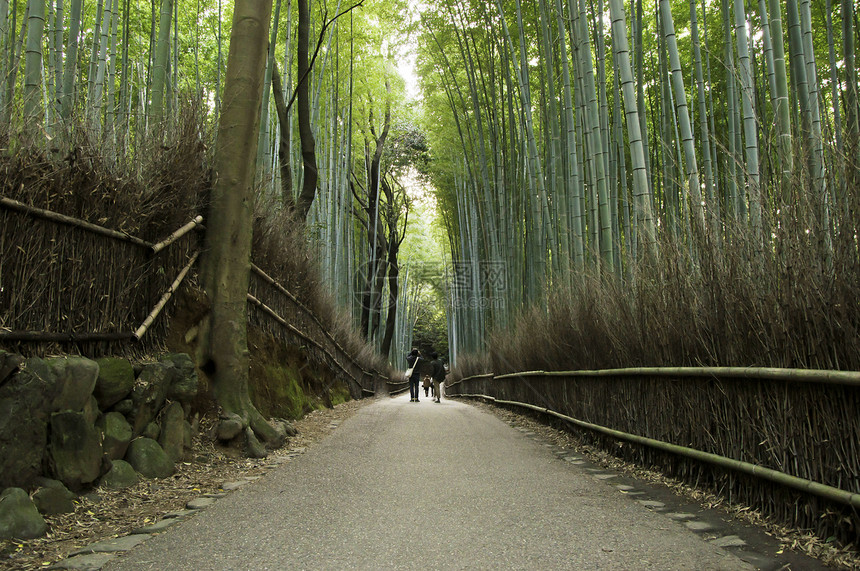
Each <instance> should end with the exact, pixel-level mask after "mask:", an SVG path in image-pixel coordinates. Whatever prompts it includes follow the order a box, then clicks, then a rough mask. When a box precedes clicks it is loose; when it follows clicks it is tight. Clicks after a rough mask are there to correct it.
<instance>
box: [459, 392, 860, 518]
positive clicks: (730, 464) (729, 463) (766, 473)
mask: <svg viewBox="0 0 860 571" xmlns="http://www.w3.org/2000/svg"><path fill="white" fill-rule="evenodd" d="M497 378H498V377H497ZM459 396H465V397H474V398H483V399H487V400H490V401H493V402H494V403H496V404H503V405H508V406H519V407H523V408H527V409H530V410H534V411H537V412H542V413H546V414H549V415H551V416H554V417H556V418H560V419H562V420H564V421H567V422H570V423H571V424H574V425H576V426H579V427H581V428H587V429H589V430H592V431H594V432H599V433H601V434H605V435H607V436H611V437H612V438H617V439H619V440H626V441H628V442H633V443H636V444H642V445H644V446H648V447H651V448H656V449H658V450H662V451H664V452H670V453H672V454H677V455H679V456H683V457H686V458H692V459H694V460H699V461H701V462H707V463H708V464H713V465H715V466H719V467H720V468H726V469H729V470H734V471H736V472H741V473H744V474H748V475H750V476H754V477H757V478H761V479H763V480H769V481H771V482H775V483H777V484H779V485H782V486H787V487H790V488H794V489H796V490H800V491H802V492H806V493H808V494H812V495H815V496H819V497H822V498H826V499H828V500H831V501H834V502H837V503H840V504H845V505H849V506H852V507H854V508H860V494H855V493H851V492H848V491H845V490H841V489H839V488H834V487H833V486H827V485H825V484H820V483H818V482H813V481H811V480H807V479H804V478H798V477H797V476H791V475H789V474H786V473H784V472H779V471H777V470H771V469H770V468H764V467H763V466H757V465H755V464H750V463H748V462H742V461H740V460H733V459H732V458H726V457H725V456H719V455H717V454H711V453H709V452H702V451H700V450H694V449H693V448H687V447H686V446H678V445H677V444H670V443H668V442H663V441H661V440H654V439H653V438H646V437H644V436H637V435H635V434H629V433H627V432H622V431H620V430H614V429H612V428H606V427H605V426H600V425H597V424H592V423H590V422H585V421H583V420H578V419H576V418H573V417H570V416H567V415H564V414H561V413H558V412H555V411H553V410H550V409H548V408H543V407H539V406H535V405H532V404H528V403H523V402H517V401H508V400H501V399H496V398H493V397H491V396H487V395H476V394H461V395H459Z"/></svg>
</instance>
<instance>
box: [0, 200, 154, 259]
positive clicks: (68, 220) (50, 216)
mask: <svg viewBox="0 0 860 571" xmlns="http://www.w3.org/2000/svg"><path fill="white" fill-rule="evenodd" d="M0 206H5V207H6V208H8V209H10V210H16V211H18V212H24V213H26V214H30V215H31V216H36V217H39V218H44V219H45V220H50V221H51V222H58V223H60V224H67V225H69V226H76V227H78V228H82V229H84V230H87V231H89V232H93V233H94V234H101V235H102V236H109V237H110V238H115V239H117V240H123V241H124V242H131V243H132V244H135V245H137V246H142V247H144V248H152V244H150V243H149V242H147V241H146V240H141V239H140V238H137V237H135V236H131V235H129V234H126V233H125V232H118V231H116V230H111V229H110V228H104V227H103V226H98V225H96V224H91V223H90V222H85V221H83V220H78V219H77V218H72V217H71V216H66V215H65V214H59V213H57V212H51V211H50V210H44V209H42V208H36V207H35V206H30V205H27V204H24V203H23V202H18V201H17V200H12V199H11V198H6V197H0Z"/></svg>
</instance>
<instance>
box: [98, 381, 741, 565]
mask: <svg viewBox="0 0 860 571" xmlns="http://www.w3.org/2000/svg"><path fill="white" fill-rule="evenodd" d="M105 569H109V570H113V571H119V570H132V569H135V570H138V569H188V570H192V569H193V570H203V569H218V570H221V569H237V570H238V569H249V570H262V569H272V570H279V569H577V570H580V569H581V570H587V569H600V570H606V569H631V570H632V569H635V570H643V569H659V570H673V569H685V570H686V569H689V570H715V569H720V570H735V569H752V567H749V566H748V565H747V564H745V563H744V562H742V561H741V560H740V559H738V558H736V557H735V556H734V555H732V554H730V553H729V552H728V551H726V550H724V549H721V548H719V547H715V546H713V545H711V544H709V543H708V542H706V541H704V540H702V539H700V538H699V536H697V535H695V534H694V533H692V532H690V531H688V530H687V529H685V528H684V527H683V526H682V525H681V524H679V523H676V522H674V521H672V520H670V519H669V518H668V517H666V516H665V515H662V514H659V513H655V512H652V511H651V510H649V509H647V508H645V507H643V506H641V505H639V504H637V503H636V502H634V501H631V500H630V499H629V498H625V497H624V495H623V494H621V493H619V492H618V490H616V489H615V488H614V487H612V486H611V485H609V484H608V483H606V482H602V481H599V480H597V479H595V477H594V476H593V475H592V474H590V473H588V472H587V471H585V470H583V469H581V468H580V467H578V466H574V465H572V464H570V463H569V462H564V461H563V460H560V459H559V458H558V457H557V456H556V455H555V454H553V453H552V452H551V451H550V450H549V449H547V447H545V446H542V445H540V444H539V443H537V442H535V441H534V440H532V439H530V438H528V437H527V436H524V435H523V434H522V433H521V432H519V431H517V430H515V429H513V428H511V427H510V426H508V425H507V424H505V423H503V422H501V421H500V420H499V419H497V418H496V417H494V416H492V415H490V414H487V413H483V412H481V411H479V410H477V409H476V408H474V407H472V406H469V405H468V404H464V403H461V402H458V401H452V400H443V401H442V403H441V404H435V403H433V402H432V401H431V400H430V399H424V398H422V399H421V402H420V403H410V402H409V397H408V395H405V396H400V397H396V398H393V399H387V398H386V399H380V400H378V401H376V402H374V403H373V404H370V405H368V406H365V407H363V408H362V409H360V411H359V412H358V413H357V414H356V415H355V416H353V417H352V418H350V419H348V420H346V421H345V422H344V423H343V424H342V425H341V426H340V427H339V428H337V430H335V431H334V432H333V434H332V435H330V436H329V437H327V438H326V439H324V440H323V441H321V442H320V443H318V444H316V445H314V446H313V447H311V448H310V449H308V451H307V452H306V453H305V454H302V455H300V456H298V457H296V458H295V459H294V460H292V461H291V462H288V463H286V464H284V465H282V466H279V467H278V468H276V469H274V470H272V471H271V472H269V473H268V474H267V475H266V476H264V477H263V478H261V479H260V480H257V481H256V482H253V483H251V484H249V485H246V486H244V487H242V488H240V489H238V490H236V491H234V492H231V493H230V494H229V495H228V496H227V497H225V498H223V499H221V500H218V502H217V503H216V504H215V505H213V506H212V507H210V508H208V509H206V510H204V511H203V512H202V513H199V514H197V515H195V516H193V517H191V518H189V519H188V520H187V521H184V522H182V523H180V524H177V525H176V526H174V527H172V528H170V529H169V530H168V531H166V532H164V533H162V534H160V535H156V536H154V537H152V538H151V539H149V540H147V541H146V542H145V543H144V544H142V545H140V546H138V547H135V548H134V549H133V550H131V551H130V552H128V553H126V554H124V555H123V556H122V557H120V558H118V559H117V560H115V561H113V562H111V563H109V564H108V565H107V566H106V567H105Z"/></svg>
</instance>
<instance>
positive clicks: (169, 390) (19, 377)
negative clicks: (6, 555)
mask: <svg viewBox="0 0 860 571" xmlns="http://www.w3.org/2000/svg"><path fill="white" fill-rule="evenodd" d="M197 392H198V377H197V372H196V370H195V368H194V363H193V362H192V360H191V358H190V357H189V356H188V355H185V354H179V353H174V354H167V355H164V356H162V357H161V358H159V360H158V361H155V362H150V363H144V364H138V365H133V364H132V363H131V362H129V361H127V360H125V359H120V358H112V357H107V358H102V359H98V360H95V361H93V360H90V359H86V358H83V357H57V358H48V359H41V358H38V357H32V358H29V359H24V358H23V357H21V356H20V355H16V354H12V353H7V352H4V351H0V451H2V454H0V491H2V493H0V537H2V538H12V537H17V538H22V539H26V538H31V537H38V536H40V535H42V534H43V533H44V532H45V525H44V520H42V518H41V515H40V514H48V513H62V512H70V511H73V510H74V506H73V504H72V500H73V499H74V497H76V494H77V493H82V492H85V491H87V490H89V489H91V488H93V487H95V486H106V487H110V488H123V487H127V486H130V485H133V484H135V483H137V481H138V480H139V479H140V478H141V477H143V478H165V477H168V476H170V475H172V474H173V472H174V465H175V463H176V462H178V461H180V460H182V459H183V458H184V457H185V456H186V454H187V453H188V452H189V450H190V447H191V439H192V435H193V432H194V430H195V429H194V427H193V424H194V419H192V418H190V417H189V415H190V413H191V402H192V400H193V399H194V398H195V397H196V396H197ZM40 521H41V523H40Z"/></svg>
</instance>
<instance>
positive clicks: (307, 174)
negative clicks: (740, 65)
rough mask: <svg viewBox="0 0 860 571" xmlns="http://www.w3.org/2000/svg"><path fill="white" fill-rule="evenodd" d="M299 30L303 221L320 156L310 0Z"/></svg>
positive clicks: (299, 205) (301, 1) (301, 2)
mask: <svg viewBox="0 0 860 571" xmlns="http://www.w3.org/2000/svg"><path fill="white" fill-rule="evenodd" d="M298 10H299V29H298V46H297V48H296V56H297V57H298V79H299V84H298V86H297V88H296V89H297V92H298V93H297V97H296V98H297V104H298V110H297V111H298V120H299V139H300V141H301V144H302V165H303V166H304V169H303V171H302V191H301V193H299V198H298V200H297V201H296V215H297V216H298V217H299V218H300V219H301V220H304V219H306V218H307V216H308V211H309V210H310V209H311V204H312V203H313V201H314V197H315V196H316V192H317V179H318V176H319V175H318V171H317V155H316V140H315V139H314V132H313V129H312V128H311V108H310V96H309V93H310V89H309V85H308V84H309V82H310V62H309V61H308V41H309V38H310V27H311V18H310V12H309V10H308V0H298Z"/></svg>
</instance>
